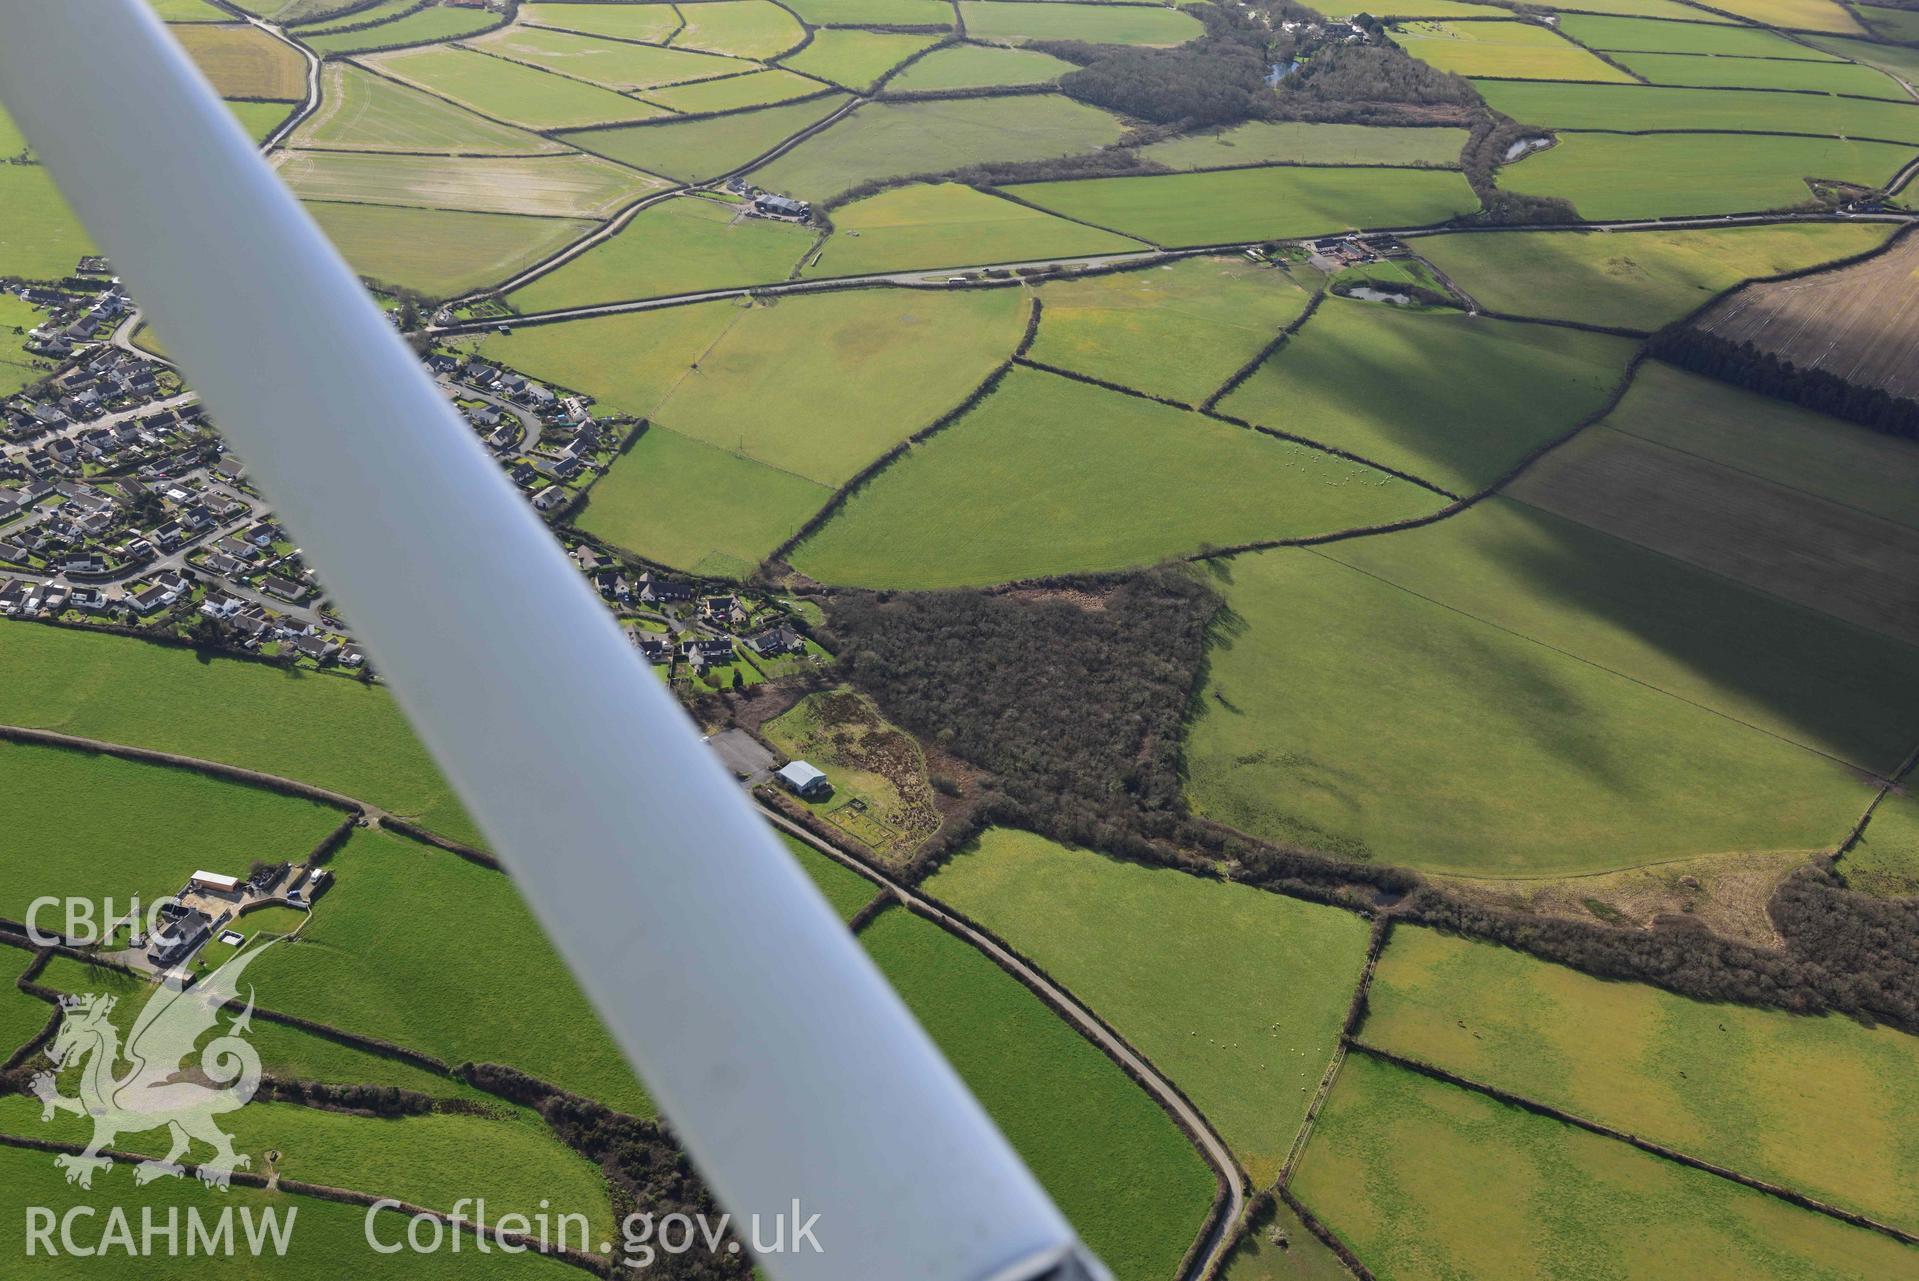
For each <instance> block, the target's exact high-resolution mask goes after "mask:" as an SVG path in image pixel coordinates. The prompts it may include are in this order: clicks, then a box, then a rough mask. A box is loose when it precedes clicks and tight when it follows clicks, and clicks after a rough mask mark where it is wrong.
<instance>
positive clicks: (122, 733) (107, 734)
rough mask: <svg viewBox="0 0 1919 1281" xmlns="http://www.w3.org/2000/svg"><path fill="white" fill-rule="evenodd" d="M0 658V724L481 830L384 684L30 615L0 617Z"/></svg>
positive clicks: (467, 832)
mask: <svg viewBox="0 0 1919 1281" xmlns="http://www.w3.org/2000/svg"><path fill="white" fill-rule="evenodd" d="M0 665H4V667H5V669H6V670H7V671H8V672H11V673H19V674H20V678H19V679H15V680H11V681H7V682H4V683H0V723H4V724H8V725H28V726H32V727H34V728H36V729H50V730H57V731H59V732H61V733H63V734H75V735H80V736H83V737H88V738H98V739H104V740H106V741H108V742H114V743H129V744H132V745H134V746H138V747H149V748H154V749H156V750H159V751H164V752H178V753H180V754H182V755H186V756H197V757H202V758H205V759H209V760H216V761H223V762H225V763H227V764H231V765H241V766H245V767H247V768H249V769H257V770H263V771H266V772H268V773H273V774H280V775H284V776H286V777H289V778H297V779H301V780H303V781H305V782H309V783H314V784H317V785H319V786H321V787H329V788H335V789H337V790H339V791H341V792H344V793H346V794H347V795H350V796H355V797H363V798H365V799H367V800H369V801H372V802H373V803H375V804H377V805H379V806H380V807H382V808H383V809H387V810H389V811H391V812H393V813H395V814H400V815H404V816H407V817H411V818H414V819H416V820H417V821H419V822H421V823H423V824H425V825H426V826H429V827H431V828H433V829H434V830H435V831H439V832H443V833H445V834H446V835H448V836H451V837H454V838H456V839H463V840H475V839H477V836H476V834H475V833H474V831H473V828H472V824H471V822H470V821H469V820H468V819H467V818H466V817H465V815H464V814H462V813H461V811H460V807H459V804H458V802H456V801H455V800H454V799H453V795H452V793H451V792H449V791H448V790H447V787H446V784H445V783H444V782H443V781H442V780H441V779H440V776H439V774H438V772H437V771H436V770H435V769H434V768H433V765H432V763H431V762H430V761H428V760H427V756H426V753H425V752H424V751H423V750H421V748H420V746H419V744H418V742H417V741H416V740H415V739H414V737H413V732H412V731H411V730H410V729H408V728H407V725H406V722H405V721H404V720H402V719H401V717H400V713H399V711H398V709H396V708H395V707H394V706H393V701H392V699H391V698H390V697H389V696H388V694H387V692H386V691H385V690H384V689H378V688H371V687H368V686H365V685H362V684H360V683H359V682H358V681H352V680H345V679H341V678H337V677H331V676H320V675H315V674H312V673H307V674H299V673H292V672H285V671H280V670H278V669H276V668H273V667H269V666H267V665H265V664H261V663H246V662H240V661H238V660H234V659H219V658H216V659H213V660H211V661H208V662H202V661H201V660H200V659H199V658H198V657H196V656H195V654H194V653H193V652H192V651H191V650H185V649H171V648H166V647H163V646H159V645H149V644H146V643H145V642H142V641H136V640H128V639H125V638H122V637H117V636H101V635H87V634H84V633H79V632H71V631H56V630H55V629H53V628H50V627H36V626H33V625H30V624H27V623H8V624H6V625H4V626H0ZM29 674H30V675H29ZM187 870H188V871H192V870H193V869H192V868H188V869H187Z"/></svg>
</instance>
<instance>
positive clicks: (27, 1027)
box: [0, 922, 53, 1063]
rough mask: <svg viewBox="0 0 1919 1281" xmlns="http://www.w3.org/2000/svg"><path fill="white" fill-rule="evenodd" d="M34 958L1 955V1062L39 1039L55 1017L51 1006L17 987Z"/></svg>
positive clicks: (12, 953) (8, 953) (19, 953)
mask: <svg viewBox="0 0 1919 1281" xmlns="http://www.w3.org/2000/svg"><path fill="white" fill-rule="evenodd" d="M51 923H52V922H48V924H51ZM32 959H33V954H32V953H31V952H25V951H11V950H10V951H5V952H0V1063H4V1062H5V1061H6V1060H7V1059H8V1058H10V1057H11V1056H12V1055H13V1053H14V1051H16V1050H18V1049H19V1048H20V1047H21V1046H23V1045H25V1044H26V1043H27V1042H28V1041H30V1040H32V1039H33V1038H34V1037H36V1036H38V1035H39V1034H40V1029H41V1028H43V1027H45V1026H46V1025H47V1020H48V1019H50V1018H52V1017H53V1007H52V1006H51V1005H49V1004H47V1003H46V1002H45V1001H42V1000H40V999H39V998H38V997H33V996H28V995H27V994H26V993H25V992H22V991H21V990H20V989H19V988H17V987H15V986H14V980H15V979H17V978H19V977H20V975H21V974H22V973H23V972H24V971H25V970H26V968H27V963H28V961H30V960H32Z"/></svg>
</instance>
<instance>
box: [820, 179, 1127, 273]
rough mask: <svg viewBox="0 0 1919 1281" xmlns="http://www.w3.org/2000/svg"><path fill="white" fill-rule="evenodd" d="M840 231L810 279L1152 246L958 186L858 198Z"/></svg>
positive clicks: (837, 225)
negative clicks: (813, 277)
mask: <svg viewBox="0 0 1919 1281" xmlns="http://www.w3.org/2000/svg"><path fill="white" fill-rule="evenodd" d="M833 228H834V233H833V236H832V237H831V238H830V239H829V240H828V241H827V242H826V244H825V246H824V248H823V250H822V252H821V253H820V255H819V256H818V257H817V258H815V259H814V260H812V261H810V262H809V263H808V264H807V266H806V270H805V273H804V274H806V275H809V276H858V275H863V274H866V273H869V272H880V271H897V270H904V269H908V268H913V267H924V268H929V269H930V268H934V267H971V266H977V265H980V264H982V263H1003V262H1031V261H1035V260H1038V259H1042V258H1051V257H1061V258H1064V257H1077V256H1080V255H1086V254H1107V253H1126V252H1128V251H1132V250H1140V249H1144V248H1145V246H1144V245H1142V244H1140V242H1138V241H1137V240H1130V239H1128V238H1126V237H1125V236H1117V235H1114V234H1113V233H1112V232H1110V231H1101V230H1099V229H1098V228H1096V227H1086V226H1082V225H1080V224H1079V223H1075V222H1068V221H1066V220H1065V219H1064V218H1055V217H1053V216H1052V215H1051V214H1046V213H1041V212H1040V211H1039V210H1037V209H1033V208H1030V207H1028V206H1026V205H1022V204H1018V203H1016V202H1014V201H1011V200H1002V199H1001V198H999V197H998V196H989V195H987V194H985V193H984V192H979V191H975V190H973V189H972V188H971V187H966V186H961V185H960V184H958V183H935V184H916V185H914V186H910V187H894V188H892V189H890V190H887V191H882V192H880V193H879V194H878V195H876V196H868V197H866V198H865V199H864V200H856V201H854V202H852V203H851V204H848V205H843V206H841V207H840V208H838V209H836V210H834V211H833Z"/></svg>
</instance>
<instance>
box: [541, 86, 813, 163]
mask: <svg viewBox="0 0 1919 1281" xmlns="http://www.w3.org/2000/svg"><path fill="white" fill-rule="evenodd" d="M845 102H846V95H845V94H833V95H831V96H829V97H825V98H813V99H809V100H808V101H806V102H795V103H791V104H789V105H787V106H783V107H768V108H766V109H765V110H764V111H743V112H740V113H738V114H737V115H731V116H720V117H717V118H716V119H712V120H687V121H670V122H666V123H662V124H657V125H635V126H632V127H630V128H626V129H595V130H591V131H589V132H586V133H572V134H561V135H560V137H561V139H562V140H563V141H565V142H568V143H571V144H572V145H573V146H575V147H579V148H582V149H583V150H586V151H591V152H594V153H596V154H598V155H602V156H606V157H607V158H609V159H612V160H619V161H622V162H624V163H626V164H630V165H637V166H639V167H640V168H642V169H645V170H647V171H648V172H650V173H657V174H665V175H666V176H667V177H669V178H678V179H680V180H681V181H683V182H695V181H699V180H701V179H705V178H711V177H714V176H716V175H718V174H723V173H728V172H730V171H732V170H734V169H738V168H739V167H740V166H742V165H744V164H746V163H748V162H749V161H752V160H756V159H758V158H759V157H761V156H763V155H765V154H766V153H767V152H769V151H771V150H772V149H773V148H774V147H777V146H779V144H780V143H781V142H782V141H784V140H785V139H787V138H789V137H791V136H792V135H794V134H796V133H799V132H800V131H801V130H803V129H805V128H806V127H807V126H809V125H811V124H814V123H816V122H818V121H821V120H824V119H825V118H826V117H828V116H830V115H832V114H833V113H834V112H835V111H837V110H839V108H840V107H841V105H842V104H844V103H845Z"/></svg>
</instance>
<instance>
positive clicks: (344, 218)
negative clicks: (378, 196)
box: [307, 202, 593, 298]
mask: <svg viewBox="0 0 1919 1281" xmlns="http://www.w3.org/2000/svg"><path fill="white" fill-rule="evenodd" d="M307 210H308V212H310V213H311V214H312V215H313V216H314V217H315V218H317V219H318V220H319V223H320V228H321V230H323V231H325V232H326V234H327V237H328V239H330V240H332V241H333V243H334V245H335V247H337V248H338V249H339V250H340V252H341V253H342V254H344V255H346V260H347V261H348V262H349V263H351V264H352V265H353V269H354V270H355V271H357V272H359V273H360V274H361V275H362V276H365V277H366V278H367V279H369V280H372V281H374V282H376V283H378V284H385V285H397V286H399V287H401V288H403V289H412V290H415V291H417V292H419V293H422V294H425V295H426V296H427V297H429V298H452V297H455V296H457V295H460V294H464V293H468V292H470V291H472V290H475V289H478V288H480V287H481V286H483V285H490V284H493V283H495V282H497V281H501V280H505V279H507V278H509V277H511V276H512V275H514V274H515V273H516V272H518V271H520V270H522V269H523V268H526V267H529V266H531V265H532V264H534V263H536V262H538V261H540V259H542V258H545V257H547V256H548V255H549V254H552V253H554V252H555V251H557V250H559V249H561V248H563V247H564V246H566V245H567V244H569V243H571V242H572V241H575V240H578V239H579V238H580V237H581V236H584V235H585V234H586V233H587V232H589V231H591V230H592V229H593V224H592V223H590V222H585V221H581V220H578V219H572V218H528V217H522V216H519V215H516V214H490V213H465V212H459V211H454V210H448V209H408V208H404V207H401V206H398V205H351V204H333V203H329V202H319V203H315V204H310V205H308V206H307Z"/></svg>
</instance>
